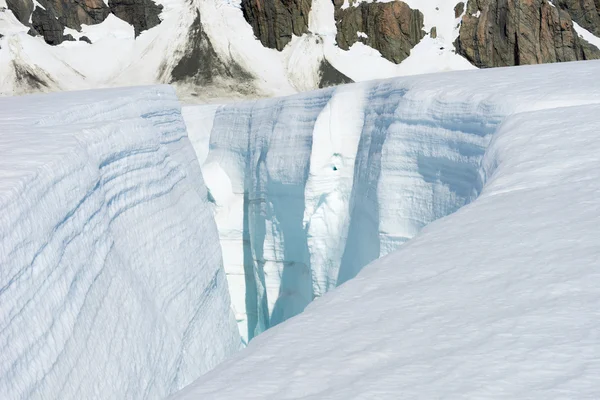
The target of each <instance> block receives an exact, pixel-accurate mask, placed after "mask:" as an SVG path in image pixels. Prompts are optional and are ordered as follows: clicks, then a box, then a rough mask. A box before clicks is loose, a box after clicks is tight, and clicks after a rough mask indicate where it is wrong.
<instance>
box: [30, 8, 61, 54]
mask: <svg viewBox="0 0 600 400" xmlns="http://www.w3.org/2000/svg"><path fill="white" fill-rule="evenodd" d="M31 25H32V27H33V29H34V30H35V32H37V33H39V34H40V35H42V36H43V37H44V40H45V41H46V43H48V44H51V45H57V44H61V43H62V42H63V41H64V39H63V32H64V30H65V26H64V25H63V24H61V23H60V22H59V21H58V19H57V18H56V16H55V15H54V13H53V11H52V10H51V9H45V10H44V9H43V8H41V7H36V8H35V10H33V14H32V16H31Z"/></svg>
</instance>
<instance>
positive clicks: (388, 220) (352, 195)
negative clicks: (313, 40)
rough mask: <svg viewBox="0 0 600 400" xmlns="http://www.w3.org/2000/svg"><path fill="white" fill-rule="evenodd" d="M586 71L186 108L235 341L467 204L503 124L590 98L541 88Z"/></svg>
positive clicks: (456, 76)
mask: <svg viewBox="0 0 600 400" xmlns="http://www.w3.org/2000/svg"><path fill="white" fill-rule="evenodd" d="M594 65H597V64H586V63H582V64H568V65H567V67H565V68H548V69H541V70H539V71H543V75H540V73H539V72H537V71H538V70H535V69H533V70H529V69H527V68H524V69H523V68H516V69H514V70H511V69H503V70H500V72H498V73H496V74H494V73H489V72H485V73H473V74H469V73H453V74H442V75H431V76H427V77H424V78H418V77H415V78H404V79H396V80H383V81H376V82H370V83H362V84H355V85H350V86H343V87H339V88H336V89H328V90H323V91H316V92H312V93H305V94H301V95H296V96H291V97H286V98H282V99H271V100H263V101H257V102H251V103H242V104H231V105H226V106H221V107H215V106H210V107H206V106H191V107H186V111H185V115H186V119H187V120H188V121H189V123H188V125H189V126H190V137H191V139H192V141H193V143H194V145H195V149H196V151H197V153H198V156H199V159H200V160H201V162H202V163H203V174H204V177H205V179H206V182H207V186H208V187H209V190H210V193H211V197H212V198H213V199H214V201H215V203H216V204H217V215H216V220H217V225H218V228H219V232H220V236H221V244H222V247H223V256H224V263H225V270H226V272H227V275H228V281H229V284H230V291H231V293H232V303H233V306H234V309H235V313H236V318H237V320H238V322H239V324H240V331H241V333H242V335H243V336H244V337H245V336H246V335H247V337H248V338H250V339H251V338H252V337H254V336H255V335H257V334H258V333H260V332H262V331H264V330H265V329H267V328H269V327H270V326H273V325H276V324H277V323H279V322H281V321H283V320H285V319H287V318H289V317H291V316H293V315H296V314H298V313H299V312H301V311H302V310H303V309H304V308H305V307H306V305H308V304H309V303H310V302H311V301H312V300H313V299H314V298H315V297H318V296H321V295H322V294H323V293H325V292H326V291H328V290H330V289H331V288H333V287H335V286H336V285H338V284H340V283H343V282H345V281H347V280H348V279H350V278H352V277H354V276H355V275H356V273H358V271H360V269H361V268H362V267H364V266H365V265H367V264H368V263H369V262H371V261H373V260H375V259H377V258H378V257H380V256H383V255H385V254H387V253H389V252H390V251H392V250H395V249H397V248H398V246H399V245H401V244H402V243H404V242H406V241H407V240H408V239H410V238H412V237H413V236H415V235H416V234H417V232H419V230H420V229H421V228H422V227H424V226H425V225H427V224H428V223H430V222H432V221H434V220H436V219H438V218H440V217H443V216H446V215H448V214H451V213H452V212H454V211H456V210H457V209H459V208H460V207H462V206H463V205H465V204H467V203H468V202H469V201H471V200H472V199H473V198H474V197H476V196H477V194H478V192H479V190H480V189H481V180H480V177H479V172H478V170H479V165H480V161H481V158H482V156H483V154H484V151H485V148H486V146H487V144H488V143H489V140H490V137H491V135H492V133H493V132H494V131H495V130H496V129H497V127H498V124H499V123H500V122H501V121H502V120H503V118H505V116H506V115H508V114H510V113H512V112H517V111H519V112H521V111H524V110H526V109H529V108H536V107H537V108H547V107H553V106H555V105H556V104H570V102H583V103H585V102H593V101H600V98H599V97H598V96H597V92H596V91H594V90H595V86H591V87H590V88H585V87H582V85H583V84H581V85H580V86H577V85H576V86H575V88H574V89H565V90H564V91H557V90H556V87H555V86H553V85H551V84H549V83H552V82H561V81H562V82H565V81H567V80H570V81H574V82H575V83H577V82H585V80H586V79H593V71H595V69H597V67H594ZM570 71H573V72H570ZM572 75H576V78H573V76H572ZM532 88H535V91H532Z"/></svg>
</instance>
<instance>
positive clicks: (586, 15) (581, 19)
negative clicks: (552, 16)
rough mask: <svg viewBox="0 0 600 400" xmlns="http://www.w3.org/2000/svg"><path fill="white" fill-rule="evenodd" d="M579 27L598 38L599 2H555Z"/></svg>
mask: <svg viewBox="0 0 600 400" xmlns="http://www.w3.org/2000/svg"><path fill="white" fill-rule="evenodd" d="M553 4H554V5H556V6H557V7H560V8H561V9H563V10H565V11H566V12H568V13H569V15H570V16H571V18H573V20H574V21H575V22H577V23H578V24H579V25H581V26H582V27H584V28H585V29H587V30H588V31H590V32H592V33H593V34H594V35H596V36H600V0H555V1H554V3H553Z"/></svg>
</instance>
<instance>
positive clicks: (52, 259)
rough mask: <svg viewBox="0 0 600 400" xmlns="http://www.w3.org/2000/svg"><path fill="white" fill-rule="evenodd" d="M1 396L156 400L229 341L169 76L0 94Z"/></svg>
mask: <svg viewBox="0 0 600 400" xmlns="http://www.w3.org/2000/svg"><path fill="white" fill-rule="evenodd" d="M0 178H1V179H0V398H2V399H24V398H27V399H38V398H44V399H92V398H105V399H119V398H120V399H124V398H128V399H135V398H139V399H141V398H144V399H160V398H164V397H165V396H167V395H168V394H169V393H172V392H173V391H175V390H177V389H179V388H181V387H183V386H184V385H186V384H188V383H189V382H191V381H192V380H193V379H195V378H197V377H198V376H199V375H200V374H201V373H203V372H205V371H207V370H208V369H210V368H212V367H214V366H215V365H216V364H217V363H219V362H221V361H222V360H223V359H224V358H225V357H227V356H228V355H230V354H232V353H233V352H235V351H237V350H238V348H239V347H240V344H241V341H240V337H239V334H238V333H237V327H236V324H235V320H234V317H233V314H232V313H231V311H230V301H229V294H228V289H227V285H226V279H225V274H224V271H223V268H222V261H221V252H220V246H219V242H218V235H217V231H216V227H215V224H214V220H213V217H212V212H211V210H210V208H209V206H208V204H209V203H208V200H207V192H206V188H205V186H204V184H203V181H202V175H201V172H200V168H199V165H198V162H197V160H196V158H195V155H194V151H193V149H192V146H191V145H190V143H189V141H188V139H187V135H186V130H185V125H184V122H183V119H182V117H181V114H180V109H179V103H178V101H177V99H176V97H175V94H174V92H173V91H172V90H171V89H170V88H168V87H155V88H142V89H121V90H110V91H95V92H79V93H69V94H59V95H48V96H32V97H24V98H10V99H2V100H0Z"/></svg>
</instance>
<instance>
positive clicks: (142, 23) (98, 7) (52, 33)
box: [7, 0, 163, 44]
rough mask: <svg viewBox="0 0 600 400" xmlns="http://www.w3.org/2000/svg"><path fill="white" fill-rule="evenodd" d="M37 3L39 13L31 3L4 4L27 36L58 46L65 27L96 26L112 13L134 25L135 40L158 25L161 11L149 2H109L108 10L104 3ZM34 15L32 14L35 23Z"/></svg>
mask: <svg viewBox="0 0 600 400" xmlns="http://www.w3.org/2000/svg"><path fill="white" fill-rule="evenodd" d="M38 2H39V4H40V5H41V7H36V10H37V9H38V8H39V10H40V11H36V10H34V7H33V1H32V0H7V5H8V7H9V9H10V10H11V11H12V12H13V13H14V14H15V16H16V17H17V18H18V19H19V21H21V23H22V24H24V25H26V26H30V27H31V28H32V30H30V32H28V33H29V34H31V35H36V34H39V35H42V36H43V37H44V40H45V41H46V43H49V44H60V43H62V42H63V41H64V40H68V39H67V38H63V37H62V31H63V30H64V28H65V27H68V28H71V29H75V30H80V29H81V25H82V24H85V25H95V24H99V23H101V22H103V21H104V20H105V19H106V17H108V15H109V14H110V13H111V12H112V13H113V14H115V15H116V16H117V17H118V18H120V19H122V20H124V21H126V22H128V23H129V24H131V25H133V28H134V30H135V35H136V36H138V35H139V34H140V33H141V32H143V31H144V30H146V29H150V28H152V27H154V26H156V25H158V24H160V18H159V14H160V13H161V11H162V8H163V7H162V6H161V5H157V4H155V3H154V2H153V1H152V0H110V1H109V5H108V6H107V5H106V4H105V3H104V1H103V0H38ZM33 14H35V20H36V21H35V23H34V21H33ZM30 17H31V18H32V24H31V25H30V24H29V19H30ZM59 25H60V27H59ZM59 30H60V33H58V32H59Z"/></svg>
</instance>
